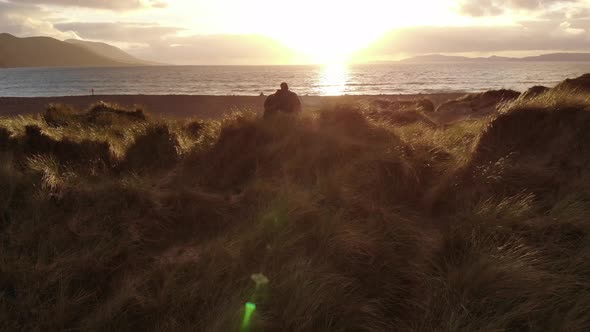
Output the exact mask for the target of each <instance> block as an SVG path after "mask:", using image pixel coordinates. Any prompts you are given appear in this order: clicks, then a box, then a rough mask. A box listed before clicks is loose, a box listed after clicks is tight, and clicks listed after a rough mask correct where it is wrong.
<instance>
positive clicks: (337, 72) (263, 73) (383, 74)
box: [0, 62, 590, 97]
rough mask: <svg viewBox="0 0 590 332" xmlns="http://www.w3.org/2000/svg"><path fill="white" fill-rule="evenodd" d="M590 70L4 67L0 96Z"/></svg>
mask: <svg viewBox="0 0 590 332" xmlns="http://www.w3.org/2000/svg"><path fill="white" fill-rule="evenodd" d="M584 73H590V63H589V62H579V63H565V62H505V63H503V62H494V63H443V64H402V63H391V64H373V65H328V66H158V67H113V68H8V69H6V68H5V69H0V96H4V97H37V96H49V97H51V96H70V95H89V94H92V91H93V90H94V93H95V94H97V95H98V94H100V95H111V94H150V95H167V94H191V95H259V94H260V93H264V94H269V93H272V92H274V90H275V89H278V87H279V84H280V83H281V82H288V83H289V85H290V87H291V89H292V90H294V91H295V92H297V93H299V94H300V95H345V94H348V95H376V94H417V93H443V92H477V91H485V90H489V89H500V88H506V89H514V90H518V91H524V90H526V89H527V88H529V87H531V86H534V85H544V86H549V87H551V86H554V85H555V84H557V83H558V82H560V81H562V80H564V79H566V78H573V77H577V76H580V75H582V74H584Z"/></svg>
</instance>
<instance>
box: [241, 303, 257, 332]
mask: <svg viewBox="0 0 590 332" xmlns="http://www.w3.org/2000/svg"><path fill="white" fill-rule="evenodd" d="M255 310H256V304H254V303H252V302H246V305H245V308H244V320H243V321H242V332H247V331H249V330H250V321H251V320H252V314H253V313H254V311H255Z"/></svg>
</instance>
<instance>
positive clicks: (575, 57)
mask: <svg viewBox="0 0 590 332" xmlns="http://www.w3.org/2000/svg"><path fill="white" fill-rule="evenodd" d="M398 62H402V63H451V62H590V53H551V54H542V55H536V56H527V57H522V58H512V57H503V56H495V55H494V56H490V57H477V58H470V57H465V56H450V55H442V54H429V55H420V56H415V57H411V58H408V59H404V60H400V61H398Z"/></svg>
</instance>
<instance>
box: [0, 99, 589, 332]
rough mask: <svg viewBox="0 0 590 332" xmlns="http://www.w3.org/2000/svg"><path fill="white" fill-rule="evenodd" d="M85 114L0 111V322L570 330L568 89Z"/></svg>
mask: <svg viewBox="0 0 590 332" xmlns="http://www.w3.org/2000/svg"><path fill="white" fill-rule="evenodd" d="M98 106H99V109H100V111H96V110H95V108H96V107H95V108H93V109H91V110H89V111H86V112H81V111H77V110H72V109H69V108H67V107H66V106H52V107H50V108H49V109H48V111H47V112H46V113H45V114H42V115H38V116H29V117H11V118H2V119H0V148H1V153H0V161H1V163H0V186H1V187H2V191H0V271H1V273H0V322H1V324H0V329H1V330H5V331H15V330H40V331H53V330H85V331H86V330H90V331H104V330H113V331H125V330H139V331H143V330H155V331H176V330H180V331H185V330H191V331H240V330H245V327H246V326H243V322H244V314H245V312H244V310H245V304H246V303H248V302H249V303H253V304H255V305H256V309H255V311H254V312H253V315H252V317H251V321H250V322H249V324H248V326H247V329H248V330H250V331H512V330H518V331H529V330H531V331H538V330H551V331H558V330H560V331H588V330H590V292H589V291H590V279H589V278H590V223H588V217H589V216H590V150H589V149H587V146H588V143H587V142H588V141H589V140H588V139H590V137H589V136H588V135H589V134H588V133H590V112H589V111H590V101H589V100H588V99H587V98H586V97H585V96H582V95H577V94H575V95H574V94H566V93H564V92H555V93H553V94H552V93H551V92H549V93H545V94H542V95H539V96H537V97H535V98H531V99H527V100H523V99H517V100H516V101H514V102H512V103H508V104H506V105H504V106H503V109H502V110H501V112H499V113H498V114H496V115H492V116H490V117H486V118H481V119H476V120H474V119H470V120H465V121H459V122H455V123H452V124H447V125H432V123H430V122H429V121H427V122H423V121H414V122H411V123H406V122H404V123H396V122H392V121H384V120H383V118H381V117H378V116H377V117H375V116H371V115H374V114H375V112H374V110H370V109H369V110H367V109H363V107H357V106H353V105H345V106H341V107H338V108H335V109H328V110H324V111H322V112H319V113H314V114H306V115H302V116H300V117H288V116H277V117H276V118H273V119H269V120H262V119H260V118H258V117H257V116H256V115H255V114H253V113H247V112H242V113H235V114H232V115H231V116H228V117H226V118H225V119H223V120H222V121H199V120H184V121H180V120H177V121H170V120H162V119H154V118H150V117H149V115H144V114H143V113H141V116H140V115H139V113H137V112H136V111H133V110H132V111H126V110H123V109H121V108H119V107H116V106H111V105H108V104H100V105H98ZM97 112H98V113H100V116H96V114H94V115H93V113H97ZM418 120H419V119H418ZM266 279H267V280H268V283H266V282H260V280H266ZM257 282H258V284H257Z"/></svg>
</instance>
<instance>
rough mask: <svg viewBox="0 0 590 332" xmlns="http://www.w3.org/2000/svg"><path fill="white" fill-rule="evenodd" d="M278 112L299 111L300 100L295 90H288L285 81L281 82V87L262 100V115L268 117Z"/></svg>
mask: <svg viewBox="0 0 590 332" xmlns="http://www.w3.org/2000/svg"><path fill="white" fill-rule="evenodd" d="M278 112H284V113H293V114H294V113H299V112H301V101H300V100H299V96H297V94H296V93H295V92H292V91H290V90H289V85H288V84H287V83H284V82H283V83H281V89H280V90H277V92H275V93H273V94H272V95H270V96H268V97H267V98H266V100H265V101H264V117H265V118H268V117H269V116H272V115H273V114H276V113H278Z"/></svg>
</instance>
